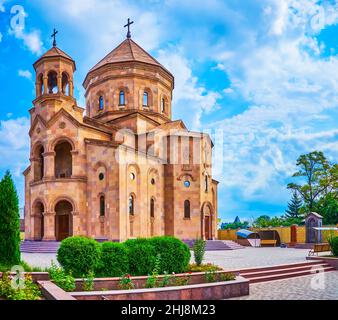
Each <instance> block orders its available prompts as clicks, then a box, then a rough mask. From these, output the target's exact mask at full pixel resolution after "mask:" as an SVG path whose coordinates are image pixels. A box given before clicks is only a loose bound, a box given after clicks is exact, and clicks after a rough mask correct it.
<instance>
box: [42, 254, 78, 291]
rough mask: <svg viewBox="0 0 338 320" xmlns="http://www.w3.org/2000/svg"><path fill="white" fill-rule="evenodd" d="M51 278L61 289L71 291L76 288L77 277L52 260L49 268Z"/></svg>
mask: <svg viewBox="0 0 338 320" xmlns="http://www.w3.org/2000/svg"><path fill="white" fill-rule="evenodd" d="M48 273H49V277H50V279H51V280H52V281H53V282H54V283H55V284H56V285H57V286H59V287H60V288H61V289H63V290H65V291H67V292H71V291H74V290H75V279H74V278H73V277H72V275H71V274H66V273H65V272H64V270H63V269H62V268H59V267H58V266H57V265H55V263H54V262H53V261H52V266H51V267H50V268H49V270H48Z"/></svg>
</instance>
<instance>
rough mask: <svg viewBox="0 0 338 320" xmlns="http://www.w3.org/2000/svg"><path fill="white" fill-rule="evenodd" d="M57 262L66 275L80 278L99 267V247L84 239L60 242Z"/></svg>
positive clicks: (78, 238) (94, 242)
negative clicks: (69, 274)
mask: <svg viewBox="0 0 338 320" xmlns="http://www.w3.org/2000/svg"><path fill="white" fill-rule="evenodd" d="M57 260H58V261H59V263H60V265H61V266H62V267H63V269H64V270H65V272H66V273H71V274H72V275H73V276H74V277H78V278H81V277H83V276H84V275H87V274H89V273H90V272H91V271H94V270H96V269H97V268H98V267H99V262H100V245H99V244H98V243H97V242H96V241H95V240H93V239H89V238H85V237H72V238H68V239H65V240H63V241H62V242H61V246H60V248H59V250H58V253H57Z"/></svg>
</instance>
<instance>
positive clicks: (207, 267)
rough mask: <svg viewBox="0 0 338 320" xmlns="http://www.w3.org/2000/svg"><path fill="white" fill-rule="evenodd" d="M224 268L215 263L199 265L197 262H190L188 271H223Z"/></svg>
mask: <svg viewBox="0 0 338 320" xmlns="http://www.w3.org/2000/svg"><path fill="white" fill-rule="evenodd" d="M222 270H223V269H222V268H221V267H219V266H216V265H214V264H211V263H208V264H201V265H200V266H198V265H197V264H190V265H189V269H188V271H190V272H206V271H222Z"/></svg>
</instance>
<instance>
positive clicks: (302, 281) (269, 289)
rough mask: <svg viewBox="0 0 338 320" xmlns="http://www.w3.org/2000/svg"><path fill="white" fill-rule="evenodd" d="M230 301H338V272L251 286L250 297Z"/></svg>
mask: <svg viewBox="0 0 338 320" xmlns="http://www.w3.org/2000/svg"><path fill="white" fill-rule="evenodd" d="M230 300H338V271H331V272H326V273H323V274H319V275H311V276H303V277H298V278H292V279H285V280H278V281H271V282H264V283H257V284H251V285H250V295H249V296H245V297H241V298H235V299H230Z"/></svg>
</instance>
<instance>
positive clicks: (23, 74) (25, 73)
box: [18, 70, 32, 80]
mask: <svg viewBox="0 0 338 320" xmlns="http://www.w3.org/2000/svg"><path fill="white" fill-rule="evenodd" d="M18 74H19V76H20V77H23V78H26V79H28V80H32V73H31V72H30V71H29V70H19V72H18Z"/></svg>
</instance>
